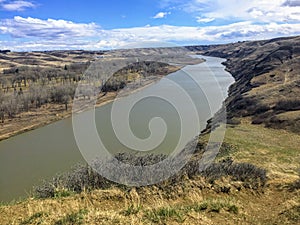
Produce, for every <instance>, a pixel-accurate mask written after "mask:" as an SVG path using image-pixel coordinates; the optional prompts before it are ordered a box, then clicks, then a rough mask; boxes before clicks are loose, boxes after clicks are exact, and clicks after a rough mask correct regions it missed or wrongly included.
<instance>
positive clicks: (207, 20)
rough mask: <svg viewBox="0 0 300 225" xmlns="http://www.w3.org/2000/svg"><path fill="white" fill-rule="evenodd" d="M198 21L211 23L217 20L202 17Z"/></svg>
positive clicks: (198, 17)
mask: <svg viewBox="0 0 300 225" xmlns="http://www.w3.org/2000/svg"><path fill="white" fill-rule="evenodd" d="M196 19H197V22H198V23H209V22H212V21H214V20H215V18H208V17H201V16H197V17H196Z"/></svg>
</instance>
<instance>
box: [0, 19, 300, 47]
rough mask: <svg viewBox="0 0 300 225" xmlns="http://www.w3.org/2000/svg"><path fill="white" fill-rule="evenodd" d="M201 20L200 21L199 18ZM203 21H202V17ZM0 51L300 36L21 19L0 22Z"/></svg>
mask: <svg viewBox="0 0 300 225" xmlns="http://www.w3.org/2000/svg"><path fill="white" fill-rule="evenodd" d="M200 19H203V18H200ZM204 19H205V18H204ZM1 33H2V34H6V35H10V36H12V37H13V38H14V39H13V40H12V41H0V49H11V50H14V51H28V50H29V51H32V50H53V49H87V50H97V49H115V48H122V47H124V46H128V44H129V45H130V44H132V45H133V46H134V45H135V43H139V42H140V43H142V42H148V43H151V42H153V43H154V42H171V43H175V44H176V43H179V44H181V45H190V44H210V43H212V44H213V43H228V42H234V41H244V40H258V39H268V38H273V37H279V36H292V35H299V34H300V23H292V24H290V23H276V22H270V23H265V24H261V23H255V22H251V21H244V22H239V23H232V24H228V25H219V26H216V25H215V26H204V27H201V26H195V27H192V26H171V25H160V26H150V25H147V26H144V27H132V28H120V29H112V30H104V29H102V28H101V27H100V26H99V25H97V24H95V23H87V24H85V23H74V22H71V21H65V20H54V19H47V20H41V19H36V18H31V17H28V18H23V17H19V16H16V17H14V18H13V19H4V20H0V34H1Z"/></svg>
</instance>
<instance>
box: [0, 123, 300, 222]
mask: <svg viewBox="0 0 300 225" xmlns="http://www.w3.org/2000/svg"><path fill="white" fill-rule="evenodd" d="M225 140H226V143H227V150H228V149H229V148H231V147H230V146H231V145H232V146H233V144H232V143H235V144H234V151H227V152H226V151H225V152H224V154H223V155H222V157H221V158H219V160H221V159H222V158H224V157H228V156H232V157H233V158H234V159H235V160H237V161H240V162H247V163H253V164H255V165H257V166H259V167H265V168H267V169H268V172H269V173H268V174H269V181H268V183H267V185H266V187H264V189H262V190H256V191H255V190H253V189H247V188H244V187H243V184H242V182H241V181H235V182H234V181H230V179H229V178H226V177H224V178H221V179H218V180H216V181H215V182H214V184H209V183H208V182H207V181H206V180H205V179H204V178H203V177H201V176H195V177H193V178H192V179H189V178H187V177H185V178H182V180H181V182H179V183H175V184H173V185H172V186H166V187H164V188H160V187H158V186H157V187H156V186H152V187H144V188H133V189H120V188H117V187H114V188H110V189H108V190H93V191H90V192H89V191H85V192H82V193H79V194H71V195H70V196H66V197H63V196H64V195H57V196H56V197H55V198H52V199H28V200H26V201H24V202H21V203H18V204H12V205H2V206H0V217H1V222H0V224H20V223H23V224H26V223H27V224H55V223H56V224H276V223H277V224H295V225H296V224H298V222H299V205H300V204H299V202H300V190H299V189H293V190H290V188H289V187H290V185H291V184H294V182H295V181H296V180H297V179H299V177H298V176H297V169H296V167H297V166H298V164H297V157H299V154H298V153H299V146H300V145H299V136H297V135H296V134H293V133H289V132H284V131H281V130H273V129H267V128H263V127H261V126H257V125H251V124H250V122H249V121H242V123H241V124H240V125H237V126H235V127H229V128H228V129H227V134H226V138H225ZM228 146H229V147H228ZM225 187H226V188H228V187H230V191H229V192H222V191H220V190H222V189H224V188H225ZM74 221H75V222H74Z"/></svg>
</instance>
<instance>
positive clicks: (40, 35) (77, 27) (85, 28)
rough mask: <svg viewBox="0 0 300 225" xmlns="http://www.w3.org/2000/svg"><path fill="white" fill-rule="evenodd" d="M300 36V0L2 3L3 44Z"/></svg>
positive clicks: (25, 46) (113, 45)
mask: <svg viewBox="0 0 300 225" xmlns="http://www.w3.org/2000/svg"><path fill="white" fill-rule="evenodd" d="M295 35H300V0H68V1H64V0H0V49H10V50H13V51H36V50H61V49H85V50H106V49H117V48H126V47H127V46H137V47H144V46H147V47H149V46H160V45H162V46H164V45H174V46H178V45H179V46H182V45H204V44H219V43H230V42H236V41H245V40H261V39H269V38H275V37H281V36H295Z"/></svg>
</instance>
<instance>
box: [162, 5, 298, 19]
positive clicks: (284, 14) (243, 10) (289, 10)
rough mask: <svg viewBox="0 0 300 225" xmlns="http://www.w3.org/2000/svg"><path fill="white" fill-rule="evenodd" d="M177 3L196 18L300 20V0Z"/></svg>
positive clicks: (178, 6) (179, 7)
mask: <svg viewBox="0 0 300 225" xmlns="http://www.w3.org/2000/svg"><path fill="white" fill-rule="evenodd" d="M162 1H163V3H164V6H165V7H168V6H170V5H172V4H173V3H172V1H171V0H162ZM175 4H176V5H177V8H178V9H182V10H183V11H185V12H188V13H192V14H194V15H195V17H196V18H197V17H200V18H215V19H216V20H217V19H221V20H228V21H232V20H234V21H241V20H244V21H252V22H265V23H270V22H297V21H300V0H272V1H270V0H187V1H184V0H178V1H176V3H175ZM200 22H202V21H200Z"/></svg>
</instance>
